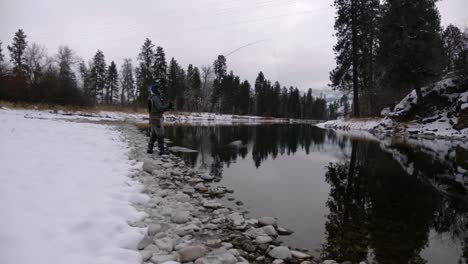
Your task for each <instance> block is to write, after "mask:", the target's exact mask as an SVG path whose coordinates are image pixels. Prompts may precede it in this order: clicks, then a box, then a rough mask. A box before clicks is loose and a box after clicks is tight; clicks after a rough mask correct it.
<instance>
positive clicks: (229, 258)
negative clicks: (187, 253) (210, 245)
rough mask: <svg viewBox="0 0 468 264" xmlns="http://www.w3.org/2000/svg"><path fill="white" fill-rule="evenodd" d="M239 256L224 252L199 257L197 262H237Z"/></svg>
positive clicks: (219, 263) (198, 263)
mask: <svg viewBox="0 0 468 264" xmlns="http://www.w3.org/2000/svg"><path fill="white" fill-rule="evenodd" d="M236 263H237V258H236V257H234V256H233V255H232V254H230V253H223V254H220V255H210V256H205V257H202V258H199V259H197V260H196V261H195V264H236Z"/></svg>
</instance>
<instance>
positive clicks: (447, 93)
mask: <svg viewBox="0 0 468 264" xmlns="http://www.w3.org/2000/svg"><path fill="white" fill-rule="evenodd" d="M422 93H423V96H424V101H425V104H424V105H423V107H422V108H418V107H417V104H416V103H417V96H416V92H415V91H412V92H410V93H409V94H408V95H407V96H406V97H404V98H403V99H402V100H401V101H400V102H399V103H398V104H397V105H396V106H395V108H394V109H393V111H390V109H388V108H385V109H384V110H382V115H384V118H376V119H367V120H359V119H357V120H354V119H351V120H331V121H328V122H324V123H320V124H318V125H317V126H318V127H321V128H332V129H339V130H364V131H371V132H373V133H379V134H399V135H421V136H425V137H436V138H454V139H468V127H467V124H466V123H467V122H468V120H467V118H468V117H467V114H468V111H466V108H468V91H466V86H463V81H462V80H459V79H457V78H455V77H448V78H445V79H443V80H441V81H439V82H436V83H434V84H433V85H430V86H427V87H424V88H422ZM421 109H423V110H424V111H421Z"/></svg>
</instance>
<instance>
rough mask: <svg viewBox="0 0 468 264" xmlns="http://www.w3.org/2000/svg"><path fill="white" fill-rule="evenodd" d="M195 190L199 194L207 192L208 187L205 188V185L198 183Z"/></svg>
mask: <svg viewBox="0 0 468 264" xmlns="http://www.w3.org/2000/svg"><path fill="white" fill-rule="evenodd" d="M193 188H195V190H197V191H199V192H206V191H208V187H206V186H205V184H203V183H201V182H200V183H197V184H196V185H195V186H194V187H193Z"/></svg>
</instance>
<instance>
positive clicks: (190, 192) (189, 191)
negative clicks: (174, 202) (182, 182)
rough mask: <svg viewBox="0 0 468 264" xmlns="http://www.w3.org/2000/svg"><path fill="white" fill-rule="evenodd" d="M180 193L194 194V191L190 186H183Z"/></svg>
mask: <svg viewBox="0 0 468 264" xmlns="http://www.w3.org/2000/svg"><path fill="white" fill-rule="evenodd" d="M182 192H183V193H186V194H194V193H195V189H194V188H193V187H191V186H185V187H184V188H183V189H182Z"/></svg>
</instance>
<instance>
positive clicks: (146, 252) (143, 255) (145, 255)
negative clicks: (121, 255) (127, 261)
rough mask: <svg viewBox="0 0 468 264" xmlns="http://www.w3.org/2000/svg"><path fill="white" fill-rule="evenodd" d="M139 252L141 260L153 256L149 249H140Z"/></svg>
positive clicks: (146, 259)
mask: <svg viewBox="0 0 468 264" xmlns="http://www.w3.org/2000/svg"><path fill="white" fill-rule="evenodd" d="M140 254H141V259H142V260H143V261H148V260H149V259H150V258H151V257H152V256H153V252H151V251H149V250H143V251H140Z"/></svg>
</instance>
